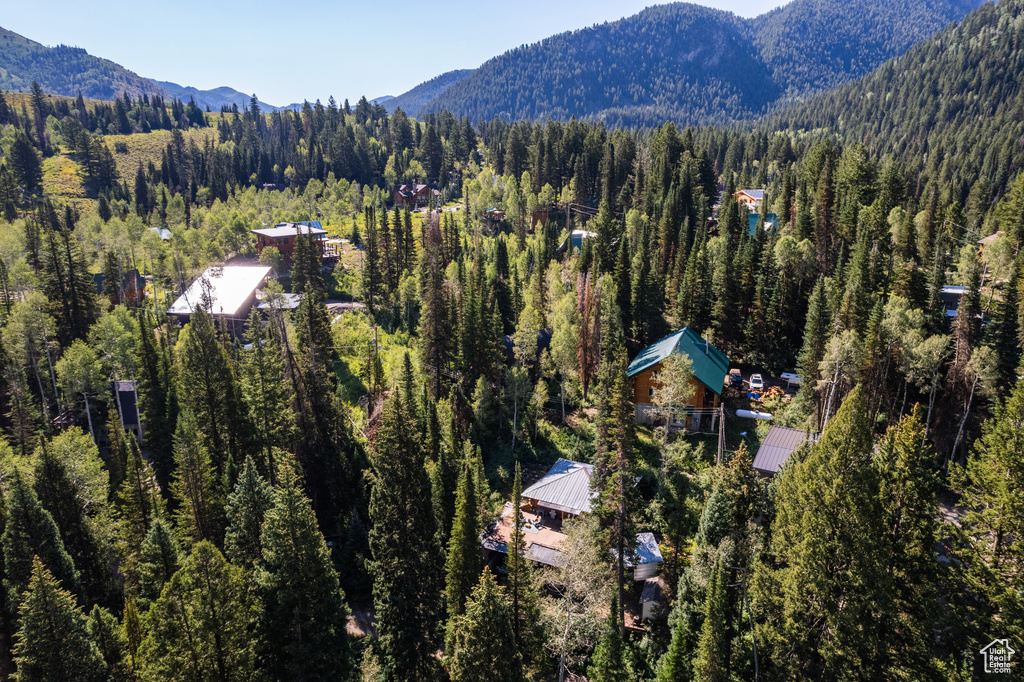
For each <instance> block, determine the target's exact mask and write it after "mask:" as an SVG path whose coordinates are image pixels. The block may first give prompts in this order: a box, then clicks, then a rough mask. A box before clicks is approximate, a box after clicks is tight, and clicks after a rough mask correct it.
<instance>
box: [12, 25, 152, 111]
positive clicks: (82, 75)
mask: <svg viewBox="0 0 1024 682" xmlns="http://www.w3.org/2000/svg"><path fill="white" fill-rule="evenodd" d="M33 80H35V81H38V82H39V85H41V86H42V88H43V90H44V91H45V92H47V93H50V94H54V95H64V96H66V97H75V96H77V95H78V92H79V90H81V92H82V95H83V96H84V97H88V98H90V99H102V100H112V99H114V97H116V96H117V94H118V93H121V92H124V91H127V92H128V93H130V94H131V95H133V96H138V95H141V94H142V93H144V92H145V93H151V94H159V95H162V94H164V93H163V91H162V90H161V89H160V87H159V86H157V85H155V84H154V83H153V82H151V81H149V80H147V79H145V78H143V77H142V76H140V75H138V74H136V73H133V72H131V71H129V70H128V69H126V68H124V67H123V66H120V65H119V64H115V63H114V62H112V61H110V60H107V59H101V58H100V57H94V56H92V55H91V54H89V53H88V52H86V51H85V50H83V49H82V48H80V47H68V46H67V45H58V46H57V47H47V46H45V45H41V44H40V43H37V42H35V41H33V40H29V39H28V38H25V37H24V36H21V35H18V34H17V33H14V32H13V31H8V30H7V29H4V28H0V90H9V91H22V92H25V91H28V90H29V89H30V87H31V85H32V81H33Z"/></svg>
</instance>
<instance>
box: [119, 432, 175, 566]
mask: <svg viewBox="0 0 1024 682" xmlns="http://www.w3.org/2000/svg"><path fill="white" fill-rule="evenodd" d="M114 432H115V433H120V432H119V431H118V430H117V427H114ZM117 498H118V516H120V518H121V521H122V523H121V534H122V538H123V540H122V541H123V543H124V545H125V552H126V554H127V555H128V556H129V557H133V556H135V555H136V553H137V552H138V551H139V549H140V548H141V547H142V542H143V540H144V539H145V537H146V534H147V533H148V532H149V526H150V523H152V521H153V519H154V518H156V517H157V516H159V515H160V513H161V511H162V509H163V498H162V497H161V495H160V488H159V486H158V484H157V482H156V475H155V474H154V472H153V469H152V467H150V465H149V462H147V461H146V460H145V459H143V457H142V453H141V452H140V451H139V446H138V444H137V443H136V442H135V435H134V434H132V433H129V434H128V447H127V465H126V467H125V477H124V481H123V482H122V483H121V487H120V488H119V489H118V491H117ZM129 563H130V562H129Z"/></svg>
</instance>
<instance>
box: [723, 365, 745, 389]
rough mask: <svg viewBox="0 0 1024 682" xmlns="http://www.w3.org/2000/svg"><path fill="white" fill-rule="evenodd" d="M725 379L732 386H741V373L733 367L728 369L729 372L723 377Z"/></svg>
mask: <svg viewBox="0 0 1024 682" xmlns="http://www.w3.org/2000/svg"><path fill="white" fill-rule="evenodd" d="M725 379H726V381H727V382H728V383H729V385H730V386H732V387H733V388H742V387H743V375H742V374H740V370H739V369H737V368H735V367H734V368H733V369H730V370H729V374H728V375H727V376H726V377H725Z"/></svg>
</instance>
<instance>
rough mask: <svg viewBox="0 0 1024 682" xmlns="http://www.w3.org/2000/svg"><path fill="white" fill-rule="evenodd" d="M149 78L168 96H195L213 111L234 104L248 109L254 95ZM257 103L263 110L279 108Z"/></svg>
mask: <svg viewBox="0 0 1024 682" xmlns="http://www.w3.org/2000/svg"><path fill="white" fill-rule="evenodd" d="M149 80H151V81H152V82H153V83H155V84H156V85H157V86H159V87H160V88H161V89H162V90H163V91H164V92H166V93H167V94H168V96H170V97H177V98H178V99H180V100H181V101H182V102H187V101H188V100H189V98H193V99H195V101H196V104H198V105H199V106H200V107H202V108H204V109H206V108H209V109H210V110H211V111H220V110H221V108H223V107H227V108H228V109H230V108H231V107H232V105H237V106H238V108H239V109H247V108H248V107H249V105H250V103H251V99H252V95H247V94H245V93H244V92H240V91H238V90H235V89H234V88H229V87H227V86H221V87H219V88H213V89H212V90H200V89H199V88H194V87H192V86H191V85H178V84H177V83H171V82H170V81H159V80H156V79H155V78H151V79H149ZM257 104H259V105H260V109H262V110H263V111H274V110H276V109H277V108H278V107H277V106H275V105H273V104H267V103H266V102H263V101H261V100H257Z"/></svg>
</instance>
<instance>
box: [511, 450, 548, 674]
mask: <svg viewBox="0 0 1024 682" xmlns="http://www.w3.org/2000/svg"><path fill="white" fill-rule="evenodd" d="M522 503H523V477H522V471H521V469H520V466H519V462H516V474H515V480H514V482H513V485H512V508H513V509H514V510H517V511H518V510H519V508H520V507H521V506H522ZM505 566H506V568H507V570H508V595H509V601H510V603H511V607H512V632H513V635H514V636H515V642H516V651H517V652H518V653H519V658H520V660H521V662H522V665H523V666H524V667H525V668H526V669H530V668H531V667H532V666H534V665H536V664H538V663H540V662H541V656H542V653H541V650H540V644H541V637H542V633H541V631H540V608H539V606H538V603H537V593H536V592H535V591H534V588H533V566H532V564H531V563H530V560H529V559H527V558H526V541H525V536H524V533H523V515H522V514H521V513H516V515H515V519H514V521H513V523H512V535H511V537H510V538H509V543H508V558H507V559H506V560H505Z"/></svg>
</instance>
